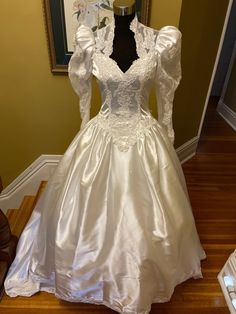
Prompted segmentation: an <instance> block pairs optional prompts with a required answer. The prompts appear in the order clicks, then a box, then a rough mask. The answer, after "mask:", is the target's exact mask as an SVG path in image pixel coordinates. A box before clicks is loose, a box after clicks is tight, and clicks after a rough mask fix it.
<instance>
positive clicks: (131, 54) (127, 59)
mask: <svg viewBox="0 0 236 314" xmlns="http://www.w3.org/2000/svg"><path fill="white" fill-rule="evenodd" d="M113 7H114V20H115V21H114V23H115V34H114V40H113V52H112V54H111V56H110V57H111V58H112V59H113V60H115V61H116V63H117V64H118V66H119V68H120V69H121V70H122V71H123V72H125V71H127V70H128V69H129V68H130V66H131V65H132V63H133V61H134V60H136V59H138V54H137V50H136V42H135V38H134V33H133V32H132V31H131V30H130V23H131V22H132V20H133V19H134V17H135V2H134V1H128V2H127V1H114V4H113Z"/></svg>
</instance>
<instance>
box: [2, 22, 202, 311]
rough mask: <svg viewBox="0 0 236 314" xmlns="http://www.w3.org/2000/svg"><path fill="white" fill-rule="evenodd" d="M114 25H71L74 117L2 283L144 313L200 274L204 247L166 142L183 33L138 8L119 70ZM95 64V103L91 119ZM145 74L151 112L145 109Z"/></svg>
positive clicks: (170, 135) (12, 291)
mask: <svg viewBox="0 0 236 314" xmlns="http://www.w3.org/2000/svg"><path fill="white" fill-rule="evenodd" d="M114 28H115V24H114V22H112V23H111V24H109V25H107V26H106V27H104V28H102V29H100V30H98V31H97V32H95V33H92V31H91V30H90V29H89V28H88V27H86V26H84V25H81V26H80V27H79V28H78V31H77V33H76V36H75V42H76V48H75V51H74V54H73V56H72V58H71V61H70V64H69V77H70V80H71V83H72V86H73V88H74V89H75V91H76V92H77V94H78V95H79V97H80V111H81V117H82V128H81V130H80V132H79V133H78V134H77V135H76V137H75V139H74V140H73V142H72V143H71V145H70V146H69V148H68V149H67V151H66V153H65V154H64V156H63V157H62V159H61V161H60V163H59V165H58V167H57V169H56V170H55V172H54V174H53V176H52V177H51V178H50V180H49V182H48V184H47V187H46V190H45V192H44V193H43V195H42V197H41V198H40V200H39V202H38V204H37V206H36V207H35V209H34V211H33V213H32V216H31V218H30V220H29V222H28V224H27V225H26V227H25V229H24V231H23V233H22V235H21V238H20V240H19V244H18V248H17V255H16V258H15V260H14V262H13V264H12V266H11V268H10V270H9V273H8V275H7V278H6V280H5V290H6V293H7V294H8V295H9V296H12V297H14V296H17V295H21V296H31V295H33V294H34V293H36V292H38V291H47V292H51V293H54V294H55V295H56V297H58V298H61V299H64V300H67V301H71V302H87V303H93V304H104V305H106V306H107V307H110V308H112V309H114V310H115V311H117V312H120V313H129V314H141V313H142V314H147V313H149V311H150V309H151V304H152V303H153V302H166V301H168V300H170V298H171V295H172V293H173V291H174V288H175V286H176V285H177V284H179V283H181V282H183V281H185V280H187V279H188V278H191V277H194V278H201V277H202V274H201V267H200V260H201V259H203V258H204V257H205V253H204V251H203V249H202V247H201V244H200V242H199V238H198V234H197V231H196V227H195V222H194V218H193V215H192V210H191V206H190V203H189V198H188V193H187V188H186V183H185V178H184V175H183V172H182V168H181V165H180V162H179V160H178V158H177V155H176V152H175V150H174V147H173V141H174V131H173V127H172V102H173V97H174V92H175V89H176V88H177V86H178V84H179V81H180V77H181V69H180V49H181V33H180V31H179V30H178V29H177V28H175V27H172V26H166V27H163V28H161V29H160V30H159V31H156V30H153V29H151V28H149V27H147V26H144V25H142V24H141V23H140V22H139V21H138V20H137V17H135V18H134V19H133V21H132V22H131V24H130V29H131V30H132V31H133V33H134V37H135V41H136V48H137V54H138V57H139V58H138V59H137V60H135V61H134V62H133V63H132V65H131V66H130V68H129V69H128V70H127V71H126V72H122V71H121V69H120V68H119V66H118V64H117V63H116V62H115V61H114V60H112V59H111V58H110V55H111V54H112V50H113V38H114ZM92 74H93V75H94V76H95V77H96V78H97V80H98V83H99V85H100V89H101V95H102V107H101V110H100V112H99V113H98V115H97V116H95V117H94V118H92V119H91V120H89V112H90V100H91V79H92ZM153 85H155V88H156V91H157V98H158V121H157V120H156V119H154V118H153V117H152V115H151V113H150V111H149V109H148V98H149V93H150V89H151V87H152V86H153Z"/></svg>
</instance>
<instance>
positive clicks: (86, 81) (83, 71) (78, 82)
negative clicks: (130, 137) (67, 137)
mask: <svg viewBox="0 0 236 314" xmlns="http://www.w3.org/2000/svg"><path fill="white" fill-rule="evenodd" d="M94 44H95V40H94V36H93V33H92V30H91V29H90V28H89V27H87V26H84V25H81V26H79V28H78V30H77V32H76V34H75V50H74V53H73V55H72V57H71V59H70V62H69V67H68V72H69V78H70V81H71V84H72V87H73V89H74V90H75V92H76V93H77V95H78V96H79V99H80V115H81V119H82V123H81V129H82V128H83V127H84V126H85V124H86V123H87V122H88V121H89V119H90V107H91V94H92V55H93V50H94Z"/></svg>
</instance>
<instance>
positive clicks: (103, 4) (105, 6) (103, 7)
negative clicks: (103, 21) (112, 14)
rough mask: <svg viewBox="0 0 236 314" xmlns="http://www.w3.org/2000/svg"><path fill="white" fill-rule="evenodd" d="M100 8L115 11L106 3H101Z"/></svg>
mask: <svg viewBox="0 0 236 314" xmlns="http://www.w3.org/2000/svg"><path fill="white" fill-rule="evenodd" d="M100 7H101V8H102V9H105V10H109V11H113V9H112V8H111V7H110V6H109V5H106V4H105V3H101V4H100Z"/></svg>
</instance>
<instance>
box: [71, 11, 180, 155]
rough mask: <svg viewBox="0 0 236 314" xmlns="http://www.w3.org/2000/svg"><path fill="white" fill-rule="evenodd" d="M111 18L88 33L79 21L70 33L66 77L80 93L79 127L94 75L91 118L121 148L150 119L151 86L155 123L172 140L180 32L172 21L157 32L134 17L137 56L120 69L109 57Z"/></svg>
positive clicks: (86, 113) (84, 120) (87, 112)
mask: <svg viewBox="0 0 236 314" xmlns="http://www.w3.org/2000/svg"><path fill="white" fill-rule="evenodd" d="M114 29H115V23H114V21H113V22H112V23H110V24H109V25H107V26H106V27H104V28H102V29H100V30H98V31H97V32H95V33H93V32H92V31H91V29H90V28H88V27H86V26H84V25H81V26H80V27H79V28H78V30H77V32H76V35H75V51H74V54H73V55H72V57H71V60H70V63H69V77H70V80H71V83H72V86H73V88H74V90H75V91H76V93H77V94H78V95H79V97H80V112H81V117H82V125H81V128H83V127H84V126H85V125H86V123H87V122H88V121H89V118H90V106H91V77H92V74H93V75H94V76H95V77H96V78H97V80H98V83H99V86H100V90H101V96H102V106H101V110H100V112H99V114H98V116H97V117H96V121H97V122H98V123H99V124H100V125H101V127H103V128H104V129H105V130H106V131H108V132H110V133H111V135H112V136H113V139H114V142H115V143H116V144H117V145H118V146H119V148H120V149H121V150H123V151H126V150H127V149H128V148H129V146H130V145H133V144H134V143H135V142H136V138H137V136H141V135H142V133H145V132H144V131H145V130H146V129H147V128H148V126H149V125H151V124H152V122H153V119H152V118H151V114H150V111H149V109H148V102H149V94H150V90H151V88H152V86H153V85H155V88H156V93H157V103H158V122H159V123H160V124H161V125H162V126H163V127H164V128H165V129H166V131H167V134H168V137H169V138H170V140H171V141H172V143H173V142H174V131H173V127H172V107H173V98H174V92H175V90H176V88H177V86H178V84H179V81H180V78H181V67H180V47H181V33H180V31H179V30H178V29H177V28H175V27H173V26H166V27H163V28H161V29H160V30H159V31H157V30H154V29H152V28H149V27H147V26H145V25H143V24H141V23H140V22H139V21H138V19H137V17H135V18H134V19H133V21H132V22H131V24H130V29H131V30H132V31H133V33H134V38H135V42H136V49H137V55H138V59H137V60H135V61H134V62H133V63H132V64H131V66H130V68H129V69H128V70H127V71H126V72H123V71H122V70H121V69H120V68H119V66H118V64H117V63H116V62H115V61H114V60H113V59H111V57H110V56H111V54H112V52H113V39H114Z"/></svg>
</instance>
